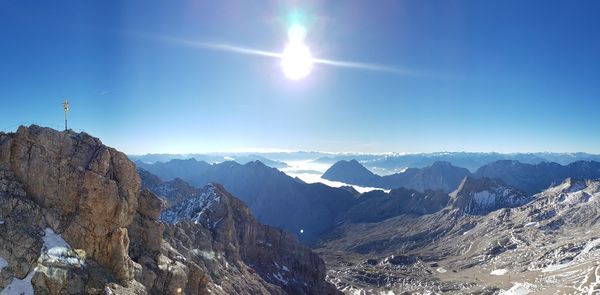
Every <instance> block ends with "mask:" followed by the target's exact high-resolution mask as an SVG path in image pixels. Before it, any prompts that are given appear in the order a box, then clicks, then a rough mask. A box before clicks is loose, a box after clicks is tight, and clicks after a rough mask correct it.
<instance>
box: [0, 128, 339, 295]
mask: <svg viewBox="0 0 600 295" xmlns="http://www.w3.org/2000/svg"><path fill="white" fill-rule="evenodd" d="M140 183H141V182H140V177H139V176H138V174H137V172H136V167H135V165H134V164H133V163H132V162H131V161H129V160H128V159H127V157H126V156H125V155H124V154H123V153H120V152H118V151H116V150H115V149H112V148H109V147H106V146H105V145H103V144H102V143H101V142H100V140H98V139H97V138H94V137H92V136H90V135H88V134H85V133H74V132H71V131H65V132H58V131H55V130H52V129H49V128H42V127H39V126H30V127H20V128H19V129H18V131H17V132H16V133H8V134H6V133H0V290H2V289H4V290H5V291H6V292H8V293H9V294H10V293H17V294H19V293H22V292H24V293H26V294H30V293H33V292H36V293H41V294H84V293H85V294H100V293H104V294H147V293H150V294H178V293H183V292H185V293H186V294H206V293H208V292H213V293H220V294H242V293H245V292H244V290H253V291H254V290H261V291H263V292H257V293H264V294H266V293H268V292H270V291H271V290H274V293H277V292H279V293H282V294H283V293H285V292H286V291H285V290H286V289H285V288H284V287H285V286H286V285H285V284H283V283H282V282H280V281H279V280H277V281H272V283H267V282H266V281H265V284H264V285H262V284H260V283H257V282H260V280H261V278H260V276H259V275H257V273H258V271H256V270H254V268H253V267H255V265H258V266H260V265H262V264H261V263H259V262H261V261H262V260H260V259H258V258H257V259H256V261H254V264H253V265H246V264H240V266H239V268H237V266H234V265H227V264H225V265H220V266H218V267H213V268H207V267H205V266H203V265H202V264H198V263H196V261H197V260H195V257H196V256H198V255H200V253H201V252H197V251H194V249H204V250H205V251H206V253H218V254H215V255H229V254H231V255H233V252H229V253H225V252H223V251H221V250H222V249H225V248H226V247H228V246H227V245H225V244H223V245H225V246H223V247H222V248H215V247H216V245H217V244H216V243H213V239H214V240H219V238H217V239H215V238H214V237H213V236H212V235H209V233H211V232H210V229H208V228H204V226H199V225H195V224H193V223H189V222H188V223H187V225H186V222H180V223H178V225H167V226H165V224H163V223H162V222H160V221H159V219H158V218H159V217H160V214H161V210H163V209H164V208H165V207H166V206H167V203H166V202H165V201H164V200H162V199H160V198H158V197H157V196H156V195H155V194H154V193H152V192H150V191H149V190H141V185H140ZM246 210H247V208H246ZM242 211H243V210H242ZM242 211H235V210H230V211H226V212H224V213H223V214H225V215H226V216H228V218H230V220H237V219H238V218H241V219H243V220H246V219H250V218H251V217H248V216H247V215H243V216H238V215H236V214H239V213H242ZM273 231H276V232H277V230H273ZM197 233H205V234H198V235H197ZM281 235H282V238H281V239H280V240H281V241H283V240H285V238H283V237H284V236H285V235H284V234H281ZM218 237H220V236H218ZM245 241H249V242H248V244H239V245H244V246H248V247H250V241H251V240H245ZM182 245H186V247H188V248H186V247H182ZM273 245H280V244H275V243H273ZM281 245H285V246H286V247H289V249H295V248H294V247H300V246H299V245H297V243H296V244H294V241H289V244H288V243H282V244H281ZM294 245H296V246H294ZM188 249H189V251H187V250H188ZM238 249H239V250H240V251H246V250H243V249H241V248H238ZM249 249H250V248H249ZM180 250H181V251H183V253H180V252H179V251H180ZM184 250H186V251H184ZM209 251H210V252H209ZM248 251H250V250H248ZM271 252H274V253H278V252H277V251H271ZM202 253H204V252H202ZM240 253H242V252H240ZM285 253H287V252H285ZM239 255H240V257H254V256H252V255H249V254H239ZM289 255H290V256H289V257H288V259H292V260H293V259H298V260H300V261H312V260H311V259H317V260H316V261H317V262H315V265H316V266H317V267H316V268H314V269H308V270H307V271H306V278H308V277H310V278H312V279H313V280H306V281H305V282H306V283H307V284H308V285H309V287H307V288H306V289H304V290H305V291H306V292H305V293H314V294H318V293H321V294H325V293H327V292H328V291H329V290H334V289H330V288H331V285H328V284H327V283H325V282H324V280H323V276H324V275H323V274H324V269H323V268H321V269H319V268H318V266H319V264H318V262H320V260H319V259H318V257H317V256H314V257H316V258H314V257H313V256H311V255H314V254H312V253H310V251H308V250H306V251H305V252H302V251H300V250H298V252H296V253H295V252H290V253H289ZM294 255H297V256H294ZM227 257H229V256H227ZM294 257H295V258H294ZM311 257H312V258H311ZM240 261H242V260H240ZM300 265H302V264H300ZM309 265H311V266H312V264H309ZM320 265H321V267H322V265H323V264H322V262H321V264H320ZM230 268H235V269H243V271H244V272H245V273H246V274H247V277H245V278H244V279H240V280H239V281H237V282H236V283H237V285H239V286H240V287H239V288H238V289H236V288H233V289H231V290H227V291H222V290H221V291H219V290H220V289H219V286H218V285H214V286H211V285H210V282H214V281H215V278H218V276H217V274H219V273H221V274H228V275H230V276H228V279H229V280H230V281H231V282H234V281H236V276H235V274H237V273H236V272H235V271H229V269H230ZM265 268H266V267H265ZM211 271H213V272H211ZM240 273H241V271H240ZM246 278H247V279H246ZM302 278H305V277H302ZM263 281H264V280H263ZM277 282H279V284H278V283H277ZM303 283H304V282H303ZM311 283H312V285H310V284H311ZM251 286H263V287H262V289H260V288H258V287H257V288H258V289H254V288H253V287H251ZM311 287H314V289H310V288H311ZM23 288H25V289H23ZM211 288H212V289H211ZM209 290H210V291H209ZM289 290H290V292H294V290H296V289H293V288H292V289H289Z"/></svg>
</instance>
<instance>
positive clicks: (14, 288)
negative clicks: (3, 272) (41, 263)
mask: <svg viewBox="0 0 600 295" xmlns="http://www.w3.org/2000/svg"><path fill="white" fill-rule="evenodd" d="M34 274H35V269H34V270H32V271H30V272H29V273H28V274H27V276H26V277H25V278H23V279H22V280H19V279H17V278H13V279H12V281H10V284H8V286H6V288H4V290H2V291H0V295H11V294H22V295H33V285H31V279H32V278H33V275H34Z"/></svg>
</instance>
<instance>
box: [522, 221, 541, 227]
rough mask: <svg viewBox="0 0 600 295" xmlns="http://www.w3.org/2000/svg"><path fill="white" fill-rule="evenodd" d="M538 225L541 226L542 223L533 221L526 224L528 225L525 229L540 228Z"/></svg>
mask: <svg viewBox="0 0 600 295" xmlns="http://www.w3.org/2000/svg"><path fill="white" fill-rule="evenodd" d="M538 225H540V223H539V222H537V221H532V222H528V223H526V224H525V225H524V226H523V227H532V226H538Z"/></svg>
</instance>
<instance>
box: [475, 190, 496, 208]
mask: <svg viewBox="0 0 600 295" xmlns="http://www.w3.org/2000/svg"><path fill="white" fill-rule="evenodd" d="M473 201H475V203H477V205H479V206H480V207H482V208H490V207H492V206H494V204H496V196H495V195H494V194H492V193H490V192H489V191H482V192H476V193H475V194H474V195H473Z"/></svg>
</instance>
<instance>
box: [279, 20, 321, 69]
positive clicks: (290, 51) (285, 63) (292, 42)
mask: <svg viewBox="0 0 600 295" xmlns="http://www.w3.org/2000/svg"><path fill="white" fill-rule="evenodd" d="M288 38H289V42H288V43H287V45H286V46H285V48H284V49H283V53H281V69H282V70H283V74H284V75H285V76H286V77H287V78H288V79H290V80H300V79H303V78H305V77H306V76H308V75H309V74H310V72H311V71H312V67H313V58H312V55H311V54H310V49H309V48H308V46H306V45H305V44H304V39H305V38H306V28H305V27H304V26H302V25H300V24H298V23H295V24H292V25H291V26H290V27H289V28H288Z"/></svg>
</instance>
